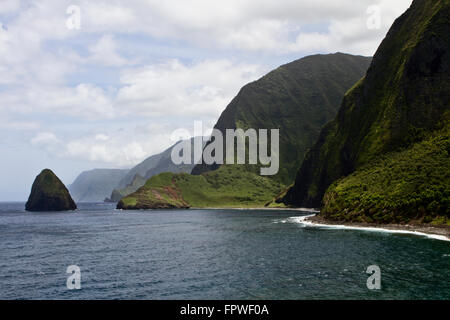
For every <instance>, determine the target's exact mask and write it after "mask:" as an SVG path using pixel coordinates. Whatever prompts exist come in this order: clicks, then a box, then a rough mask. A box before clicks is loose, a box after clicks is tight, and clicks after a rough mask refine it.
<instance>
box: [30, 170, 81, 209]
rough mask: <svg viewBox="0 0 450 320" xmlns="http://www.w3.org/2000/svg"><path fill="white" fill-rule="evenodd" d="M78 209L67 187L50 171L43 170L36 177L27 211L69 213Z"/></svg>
mask: <svg viewBox="0 0 450 320" xmlns="http://www.w3.org/2000/svg"><path fill="white" fill-rule="evenodd" d="M76 208H77V205H76V204H75V202H74V201H73V199H72V197H71V196H70V194H69V191H68V190H67V188H66V186H65V185H64V184H63V183H62V181H61V180H60V179H59V178H58V177H57V176H56V175H55V174H54V173H53V171H51V170H49V169H44V170H42V172H41V173H40V174H39V175H38V176H37V177H36V179H35V180H34V183H33V187H32V188H31V194H30V197H29V198H28V201H27V203H26V205H25V210H27V211H67V210H75V209H76Z"/></svg>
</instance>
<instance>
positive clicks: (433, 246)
mask: <svg viewBox="0 0 450 320" xmlns="http://www.w3.org/2000/svg"><path fill="white" fill-rule="evenodd" d="M23 207H24V204H23V203H1V204H0V298H1V299H450V242H446V241H440V240H433V239H426V238H423V237H419V236H414V235H401V234H390V233H379V232H367V231H354V230H332V229H331V230H330V229H322V228H311V227H305V226H303V225H301V224H299V223H296V222H295V219H290V218H291V217H295V216H299V215H305V214H307V213H302V212H296V211H266V210H170V211H161V210H153V211H131V212H129V211H117V210H114V205H113V204H100V203H99V204H80V205H79V210H78V211H76V212H73V213H27V212H25V211H24V210H23ZM69 265H77V266H79V267H80V269H81V290H68V289H67V287H66V280H67V277H68V276H69V274H66V268H67V267H68V266H69ZM369 265H378V266H379V267H380V269H381V285H382V288H381V290H376V291H371V290H369V289H368V288H367V286H366V280H367V277H369V275H368V274H366V273H365V271H366V269H367V267H368V266H369Z"/></svg>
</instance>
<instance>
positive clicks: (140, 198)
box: [117, 165, 283, 209]
mask: <svg viewBox="0 0 450 320" xmlns="http://www.w3.org/2000/svg"><path fill="white" fill-rule="evenodd" d="M282 189H283V185H282V184H281V183H278V182H276V181H274V180H272V179H269V178H265V177H262V176H259V175H256V174H254V173H251V172H248V171H246V170H245V169H244V167H243V166H238V165H236V166H226V165H225V166H222V167H220V169H218V170H215V171H211V172H207V173H204V174H202V175H190V174H186V173H180V174H173V173H162V174H159V175H157V176H154V177H152V178H150V179H149V180H147V182H146V184H145V186H143V187H142V188H140V189H139V190H138V191H136V192H135V193H133V194H131V195H129V196H127V197H125V198H123V199H122V200H121V201H120V202H119V203H118V205H117V208H118V209H154V208H188V207H263V206H264V205H265V204H266V203H267V202H268V201H270V200H272V199H274V198H275V197H276V196H277V195H278V194H279V193H280V192H281V190H282Z"/></svg>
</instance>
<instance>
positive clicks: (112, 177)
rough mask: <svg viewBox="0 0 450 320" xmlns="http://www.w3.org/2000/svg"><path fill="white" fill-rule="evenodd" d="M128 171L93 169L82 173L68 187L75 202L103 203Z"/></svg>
mask: <svg viewBox="0 0 450 320" xmlns="http://www.w3.org/2000/svg"><path fill="white" fill-rule="evenodd" d="M127 172H128V170H120V169H94V170H90V171H84V172H82V173H80V175H79V176H78V177H77V178H76V179H75V181H74V182H73V183H72V184H71V185H70V186H69V191H70V193H71V195H72V196H73V198H74V199H75V201H76V202H96V201H103V200H104V199H105V198H106V197H109V196H110V194H111V192H112V191H113V189H114V187H115V186H117V185H118V183H119V182H120V180H121V179H123V178H124V177H125V175H126V174H127Z"/></svg>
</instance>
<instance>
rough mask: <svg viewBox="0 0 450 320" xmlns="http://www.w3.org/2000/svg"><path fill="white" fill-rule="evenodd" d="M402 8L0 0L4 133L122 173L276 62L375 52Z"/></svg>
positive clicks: (364, 3)
mask: <svg viewBox="0 0 450 320" xmlns="http://www.w3.org/2000/svg"><path fill="white" fill-rule="evenodd" d="M410 3H411V0H398V1H388V0H361V1H354V0H341V1H329V0H303V1H298V0H280V1H272V0H259V1H251V0H229V1H221V2H219V1H210V0H190V1H187V0H186V1H179V0H166V1H159V0H148V1H142V0H127V1H125V0H115V1H109V0H98V1H91V0H79V1H76V3H74V2H73V1H71V0H63V1H61V0H42V1H18V0H8V1H6V2H5V1H2V4H1V5H0V56H1V57H2V59H1V60H0V116H1V117H2V121H3V119H13V120H11V121H10V122H8V123H7V124H6V121H3V125H2V126H1V128H2V130H10V131H14V132H15V133H17V132H18V131H28V132H26V133H23V134H21V135H19V134H17V135H14V137H16V139H22V138H23V137H24V136H27V137H26V138H23V139H26V140H25V141H26V143H27V144H28V145H29V143H31V145H32V146H34V147H35V148H40V149H42V150H45V151H47V152H48V153H50V154H57V155H58V157H63V158H70V159H80V160H83V161H90V162H102V163H107V164H111V165H117V166H130V165H133V164H135V163H136V162H138V161H140V160H142V159H143V157H146V156H148V155H150V154H152V153H156V152H160V151H162V149H163V148H165V147H168V146H169V145H170V144H171V143H172V142H171V141H170V138H169V137H170V133H171V131H172V130H174V129H176V128H177V127H185V126H188V127H189V124H190V123H191V122H192V120H193V119H203V120H206V121H208V123H214V122H215V120H216V119H217V117H218V116H219V115H220V113H221V112H222V110H223V109H224V108H225V106H226V105H227V104H228V103H229V102H230V101H231V100H232V98H233V97H234V96H235V95H236V94H237V93H238V91H239V89H240V88H241V87H242V86H243V85H245V84H246V83H248V82H251V81H253V80H256V79H257V78H259V77H260V76H262V75H263V74H264V73H265V72H267V71H268V70H269V69H271V68H272V67H273V65H275V64H278V63H279V62H280V61H281V62H282V63H283V62H288V61H289V60H292V57H301V56H303V55H306V54H311V53H317V52H322V53H325V52H336V51H343V52H348V53H354V54H364V55H372V54H373V53H374V52H375V49H376V48H377V47H378V45H379V43H380V42H381V40H382V39H383V37H384V35H385V34H386V32H387V30H388V28H389V27H390V25H391V24H392V22H393V21H394V19H395V18H396V17H397V16H399V15H400V14H401V13H402V12H403V11H404V10H405V9H406V8H407V7H408V6H409V5H410ZM72 4H76V5H78V6H79V7H80V9H81V28H80V29H79V30H71V29H68V28H67V27H66V20H67V18H68V15H67V12H66V9H67V7H68V6H69V5H72ZM371 5H377V6H379V8H380V10H381V11H380V12H381V15H380V19H381V20H380V21H381V25H380V28H379V29H369V28H367V25H366V24H367V19H368V14H367V8H368V7H369V6H371ZM154 48H155V50H156V51H157V50H158V48H163V49H161V52H157V53H155V52H153V51H152V49H154ZM165 48H170V49H172V50H173V51H170V52H169V53H170V54H167V52H166V51H164V50H165ZM135 49H136V50H135ZM137 49H139V50H137ZM158 54H159V55H158ZM261 57H267V60H269V63H267V64H264V62H265V61H266V60H264V59H265V58H261ZM241 58H242V59H241ZM55 119H57V120H56V121H55ZM86 120H88V121H86ZM140 121H142V122H150V121H152V122H153V124H152V126H150V127H149V126H146V125H144V126H137V125H136V123H137V122H140ZM126 122H130V124H129V125H128V127H126V128H124V129H123V130H122V131H119V130H117V128H118V127H122V124H123V123H126ZM99 123H100V124H101V127H100V128H95V126H97V125H99ZM157 124H158V125H161V126H160V127H158V128H157ZM69 126H70V129H69V128H65V127H69ZM42 128H46V129H45V130H46V131H45V132H40V133H38V134H37V135H36V136H34V137H33V138H32V139H31V140H30V137H29V136H28V135H29V134H31V133H33V130H35V131H38V130H42ZM71 130H72V131H71ZM30 132H31V133H30ZM19 137H20V138H19Z"/></svg>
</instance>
